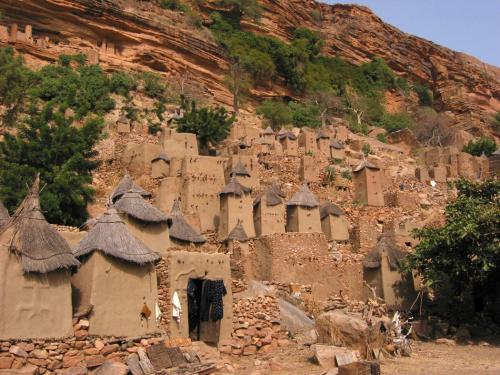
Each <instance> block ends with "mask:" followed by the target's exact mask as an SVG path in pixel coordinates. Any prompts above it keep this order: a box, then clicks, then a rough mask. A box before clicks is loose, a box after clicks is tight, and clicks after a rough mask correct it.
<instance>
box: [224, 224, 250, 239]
mask: <svg viewBox="0 0 500 375" xmlns="http://www.w3.org/2000/svg"><path fill="white" fill-rule="evenodd" d="M249 239H250V238H249V237H248V235H247V234H246V232H245V228H243V224H242V221H241V220H238V223H237V224H236V225H235V226H234V228H233V229H232V230H231V232H230V233H229V234H228V235H227V239H226V240H227V241H239V242H246V241H248V240H249Z"/></svg>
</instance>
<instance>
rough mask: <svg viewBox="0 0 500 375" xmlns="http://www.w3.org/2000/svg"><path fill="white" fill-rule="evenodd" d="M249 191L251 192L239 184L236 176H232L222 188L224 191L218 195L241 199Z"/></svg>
mask: <svg viewBox="0 0 500 375" xmlns="http://www.w3.org/2000/svg"><path fill="white" fill-rule="evenodd" d="M251 191H252V189H251V188H248V187H246V186H243V185H242V184H240V182H239V181H238V179H237V178H236V176H232V177H231V179H230V180H229V183H228V184H227V185H226V186H225V187H224V190H222V191H221V192H220V193H219V194H220V195H226V194H227V195H237V196H238V197H241V196H242V195H243V194H245V193H250V192H251Z"/></svg>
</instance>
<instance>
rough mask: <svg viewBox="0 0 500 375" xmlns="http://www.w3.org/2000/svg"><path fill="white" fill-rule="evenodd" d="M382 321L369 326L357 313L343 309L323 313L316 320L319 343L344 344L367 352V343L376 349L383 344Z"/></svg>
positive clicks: (361, 351)
mask: <svg viewBox="0 0 500 375" xmlns="http://www.w3.org/2000/svg"><path fill="white" fill-rule="evenodd" d="M381 322H382V320H381V319H380V320H378V321H376V322H375V323H374V324H373V325H372V326H368V324H366V322H365V321H364V320H363V319H361V318H360V317H358V316H356V315H351V314H347V313H346V312H344V311H341V310H335V311H329V312H326V313H324V314H321V315H320V316H319V317H318V319H317V320H316V330H317V332H318V343H321V344H327V345H334V346H343V347H347V348H350V349H353V350H358V351H359V352H360V353H366V352H367V345H369V346H370V347H371V348H373V349H375V348H379V347H381V345H382V344H383V336H382V334H381V332H380V324H381Z"/></svg>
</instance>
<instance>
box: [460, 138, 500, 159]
mask: <svg viewBox="0 0 500 375" xmlns="http://www.w3.org/2000/svg"><path fill="white" fill-rule="evenodd" d="M496 149H497V144H496V143H495V141H494V140H493V139H491V138H488V137H481V138H479V139H478V140H477V141H472V140H471V141H469V143H467V145H466V146H465V147H464V149H463V151H464V152H467V153H469V154H471V155H474V156H481V155H482V154H483V153H484V154H485V155H486V156H490V155H491V154H492V153H494V152H495V150H496Z"/></svg>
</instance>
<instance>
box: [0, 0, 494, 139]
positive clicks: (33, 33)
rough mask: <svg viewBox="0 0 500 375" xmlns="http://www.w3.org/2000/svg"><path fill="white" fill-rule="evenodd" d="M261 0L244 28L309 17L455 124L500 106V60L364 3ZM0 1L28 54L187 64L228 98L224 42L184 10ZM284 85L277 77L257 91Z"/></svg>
mask: <svg viewBox="0 0 500 375" xmlns="http://www.w3.org/2000/svg"><path fill="white" fill-rule="evenodd" d="M261 3H262V5H263V8H264V12H263V17H262V19H261V21H260V22H259V23H244V27H245V28H246V29H248V30H253V31H256V32H260V33H265V34H269V35H274V36H277V37H279V38H281V39H284V40H286V39H288V38H290V36H291V34H292V32H293V30H294V29H295V28H296V27H297V26H302V27H308V28H311V29H314V30H317V31H318V32H320V33H321V34H322V36H323V38H324V39H325V49H324V53H326V54H331V55H338V56H341V57H343V58H345V59H347V60H349V61H351V62H354V63H362V62H365V61H368V60H369V59H371V58H372V57H374V56H380V57H382V58H384V59H385V60H386V61H387V62H388V64H389V65H390V66H391V68H392V69H394V71H396V72H397V73H398V74H400V75H403V76H406V77H408V78H409V79H410V80H413V81H419V82H422V83H425V84H427V85H428V86H429V87H430V88H431V89H432V90H433V91H434V92H435V94H436V96H437V99H438V103H439V105H440V106H441V108H440V109H442V110H446V111H451V112H452V113H453V114H454V115H455V116H454V117H455V119H456V126H457V127H458V128H460V129H465V130H468V131H470V132H472V133H476V134H479V133H481V132H483V131H484V129H485V128H484V124H485V123H487V122H488V119H489V116H490V115H491V114H492V113H493V112H495V111H498V110H500V68H498V67H494V66H490V65H487V64H484V63H482V62H480V61H478V60H477V59H475V58H473V57H471V56H468V55H465V54H463V53H459V52H455V51H452V50H450V49H448V48H445V47H442V46H439V45H436V44H434V43H432V42H430V41H427V40H424V39H421V38H417V37H415V36H412V35H408V34H406V33H404V32H402V31H400V30H398V29H396V28H395V27H393V26H391V25H388V24H386V23H384V22H383V21H382V20H381V19H380V18H379V17H377V16H376V15H375V14H374V13H373V12H371V11H370V10H369V9H368V8H365V7H360V6H354V5H340V4H337V5H326V4H319V3H317V2H315V1H312V0H263V1H262V2H261ZM0 9H2V10H3V13H4V16H3V18H2V20H1V24H2V26H1V27H0V45H7V44H11V45H13V46H14V47H16V49H18V50H19V51H21V52H24V53H25V54H26V56H27V60H28V61H29V62H31V63H33V64H36V63H40V62H43V61H51V60H54V59H56V58H57V56H58V55H59V54H60V53H76V52H85V53H87V55H88V56H89V58H90V60H91V61H100V62H101V63H102V64H103V65H104V66H105V67H107V68H109V69H117V68H120V69H131V70H155V71H158V72H161V73H163V74H165V75H166V76H170V77H180V76H181V75H183V74H184V73H185V72H189V76H190V79H191V80H193V81H195V82H197V83H198V84H201V86H202V87H203V88H204V94H205V96H207V97H211V98H213V100H214V101H216V102H220V103H223V104H230V103H231V94H230V93H229V92H228V90H227V89H226V88H225V87H224V85H223V76H224V72H225V71H226V70H227V62H226V60H225V58H224V52H223V51H222V50H221V49H220V48H219V47H218V46H217V44H216V43H215V42H214V40H213V39H212V37H211V36H210V33H209V32H208V31H207V30H204V29H197V28H195V27H194V26H193V25H191V24H190V21H189V18H188V17H186V16H184V15H182V14H181V13H176V12H171V11H167V10H163V9H160V8H158V7H157V6H155V5H153V3H152V2H149V1H140V0H0ZM16 25H17V28H16ZM282 92H284V88H283V87H279V86H278V85H277V84H275V86H274V88H273V89H271V90H268V91H266V92H261V91H255V92H254V94H255V95H256V96H261V97H262V96H270V95H275V94H279V93H282Z"/></svg>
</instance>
